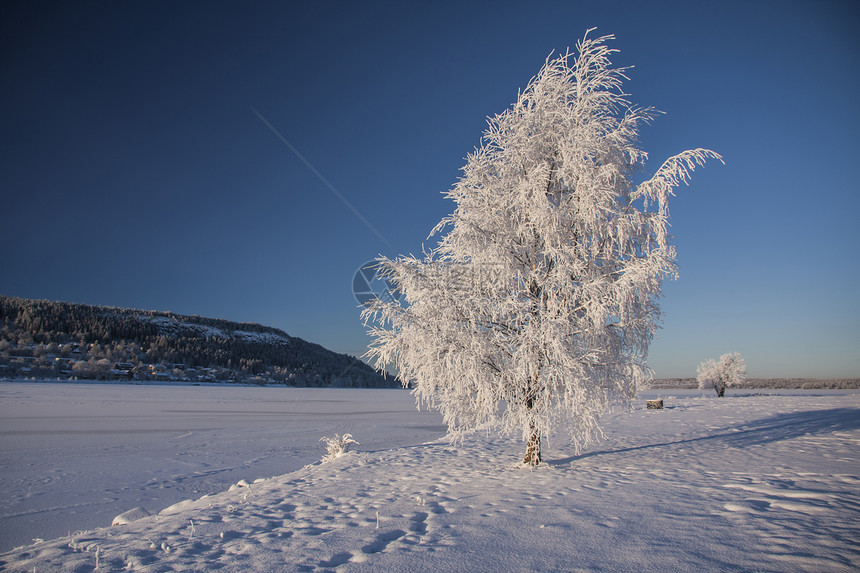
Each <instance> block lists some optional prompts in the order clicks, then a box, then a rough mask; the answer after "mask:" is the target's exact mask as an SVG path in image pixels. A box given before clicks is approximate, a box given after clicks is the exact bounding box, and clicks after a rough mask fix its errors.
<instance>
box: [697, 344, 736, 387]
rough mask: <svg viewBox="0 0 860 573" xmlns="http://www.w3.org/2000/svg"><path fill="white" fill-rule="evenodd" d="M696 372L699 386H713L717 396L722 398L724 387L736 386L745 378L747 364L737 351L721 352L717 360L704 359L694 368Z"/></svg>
mask: <svg viewBox="0 0 860 573" xmlns="http://www.w3.org/2000/svg"><path fill="white" fill-rule="evenodd" d="M696 373H697V374H698V376H697V378H696V379H697V380H698V381H699V388H701V389H703V390H706V389H708V388H713V389H714V390H716V392H717V396H719V397H720V398H722V397H723V396H725V394H726V388H728V387H729V386H737V385H738V384H741V383H742V382H743V381H744V380H745V379H746V374H747V366H746V363H745V362H744V359H743V358H742V357H741V355H740V354H739V353H737V352H732V353H730V354H723V355H722V356H720V358H719V360H714V359H713V358H712V359H710V360H705V361H704V362H702V363H701V364H699V367H698V368H696Z"/></svg>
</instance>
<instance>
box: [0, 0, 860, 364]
mask: <svg viewBox="0 0 860 573" xmlns="http://www.w3.org/2000/svg"><path fill="white" fill-rule="evenodd" d="M858 25H860V10H858V8H857V5H856V3H854V2H850V1H845V2H837V1H815V2H787V1H780V2H755V1H752V2H750V1H747V2H708V3H706V2H691V1H687V2H588V3H586V2H576V1H567V2H534V3H530V4H529V5H528V6H526V3H522V2H462V1H460V2H445V1H442V2H427V3H411V2H325V1H323V2H305V3H291V2H276V3H241V2H180V3H173V2H157V1H155V2H152V1H147V2H143V1H131V2H106V1H105V2H82V3H66V2H54V3H50V2H23V1H21V2H18V1H13V2H4V3H3V4H2V5H0V73H2V79H3V81H2V88H0V193H2V203H0V221H2V224H0V244H2V248H0V294H4V295H9V296H20V297H27V298H44V299H51V300H65V301H71V302H81V303H91V304H100V305H111V306H121V307H134V308H144V309H157V310H170V311H174V312H178V313H183V314H199V315H203V316H213V317H221V318H227V319H231V320H238V321H252V322H259V323H262V324H267V325H271V326H276V327H278V328H282V329H284V330H285V331H287V332H288V333H290V334H292V335H295V336H300V337H303V338H306V339H308V340H311V341H314V342H318V343H320V344H323V345H325V346H327V347H329V348H331V349H333V350H336V351H339V352H349V353H353V354H360V353H362V352H363V351H364V347H365V346H366V343H367V338H366V335H365V334H364V327H363V326H362V325H361V323H360V321H359V311H358V309H357V305H356V303H355V300H354V299H353V296H352V292H351V280H352V276H353V273H354V271H355V270H356V269H357V268H358V267H359V266H360V265H361V264H362V263H364V262H365V261H367V260H369V259H372V258H374V257H375V256H376V255H377V254H380V253H382V254H385V255H389V256H393V255H396V254H400V253H418V252H420V250H421V245H422V243H424V242H425V240H426V237H427V234H428V232H429V231H430V229H431V228H432V227H433V226H434V225H435V224H436V223H437V222H438V221H439V220H440V219H441V218H442V217H443V216H445V215H446V214H448V213H449V212H450V211H451V209H452V204H451V203H450V202H449V201H447V200H445V199H444V198H443V197H442V195H441V193H442V192H443V191H445V190H446V189H448V188H450V187H451V185H452V184H453V183H454V182H455V180H456V178H457V177H458V175H459V169H460V167H462V165H463V164H464V158H465V156H466V155H467V154H468V153H469V152H471V151H472V149H473V148H474V147H475V146H477V145H478V144H479V143H480V137H481V134H482V132H483V129H484V128H485V127H486V117H487V116H489V115H493V114H496V113H499V112H501V111H503V110H504V109H505V108H506V107H508V106H509V105H510V104H511V103H512V102H513V101H514V99H515V98H516V94H517V90H518V89H521V88H523V87H525V85H526V83H527V82H528V80H529V79H530V78H531V77H532V76H533V75H534V74H535V73H536V72H537V71H538V69H539V68H540V66H541V65H542V63H543V62H544V60H545V58H546V57H547V55H548V54H549V53H550V51H552V50H556V51H561V50H564V49H565V48H566V47H567V46H573V45H574V44H575V43H576V41H577V39H579V38H580V37H581V36H582V35H583V33H584V32H585V30H586V29H587V28H590V27H597V28H598V29H597V33H599V34H615V36H616V37H617V40H616V41H614V42H613V44H612V45H613V47H616V48H618V49H619V50H621V52H620V53H618V54H616V57H615V60H614V63H616V64H617V65H620V66H629V65H633V66H635V67H634V68H633V69H632V70H630V72H629V76H630V81H629V82H628V83H627V84H626V86H625V87H626V90H627V91H628V93H630V94H631V99H632V101H634V102H635V103H637V104H640V105H648V106H654V107H657V108H658V109H661V110H662V111H664V112H666V115H665V116H662V117H660V118H659V119H658V120H657V121H656V122H655V123H654V124H653V125H652V126H650V127H647V128H645V129H644V130H643V132H642V145H643V147H644V149H645V150H646V151H648V152H649V154H650V157H651V160H650V162H649V168H650V169H649V170H650V171H653V170H655V169H656V168H657V167H658V166H659V164H660V163H661V162H662V161H663V159H665V158H666V157H668V156H670V155H672V154H674V153H677V152H679V151H682V150H684V149H688V148H692V147H707V148H710V149H714V150H715V151H718V152H719V153H721V154H722V155H723V156H724V158H725V160H726V165H725V166H722V165H719V164H718V163H713V164H710V165H708V166H707V167H705V168H704V169H701V170H698V171H697V172H696V173H695V176H694V180H693V185H692V186H691V187H690V188H683V189H680V190H679V191H678V194H677V197H676V198H675V199H676V200H675V201H674V203H673V204H672V232H673V234H674V235H675V244H676V246H677V249H678V263H679V266H680V279H679V280H677V281H674V282H667V283H666V284H665V285H664V295H665V296H664V298H663V309H664V313H665V319H664V323H663V328H662V329H661V331H660V332H659V334H658V337H657V338H656V339H655V341H654V343H653V345H652V348H651V353H650V360H649V364H650V365H651V367H652V368H653V369H654V370H655V373H656V375H657V376H658V377H682V376H684V377H686V376H695V368H696V365H697V364H698V363H699V362H701V361H702V360H705V359H707V358H710V357H715V356H718V355H720V354H722V353H725V352H730V351H738V352H741V353H742V354H743V355H744V356H745V357H746V359H747V364H748V370H749V373H750V375H752V376H761V377H809V376H815V377H840V376H841V377H848V376H850V377H856V376H860V326H858V325H860V302H858V300H860V297H858V296H857V293H858V292H860V263H858V255H857V252H858V247H860V231H858V208H860V198H858V197H860V184H858V179H857V176H856V174H857V162H858V151H860V144H858V133H860V106H858V105H857V102H858V101H860V39H858V35H857V33H856V30H857V28H858ZM254 110H257V111H258V112H259V114H260V115H262V116H263V117H264V118H265V119H266V120H267V121H268V122H269V123H270V124H271V126H272V127H274V128H275V129H276V130H277V131H278V132H279V133H280V134H282V136H283V137H284V138H286V139H287V140H288V141H289V142H290V143H291V144H292V145H293V146H294V147H295V148H296V149H297V150H298V151H299V152H300V153H301V154H302V155H303V156H304V157H305V158H306V159H307V161H308V162H309V163H310V164H311V165H313V166H314V168H315V169H316V170H317V171H318V172H319V173H320V174H321V175H322V176H323V177H324V178H325V179H326V180H327V181H328V182H330V184H331V185H332V186H333V187H334V188H335V189H336V190H337V191H338V192H339V193H340V194H341V195H342V196H343V197H344V198H346V199H347V200H348V202H349V203H351V204H352V205H353V206H354V207H355V209H356V210H357V211H359V212H360V213H361V214H362V216H363V217H364V218H365V219H366V220H367V221H368V222H369V223H370V224H371V225H372V226H373V227H374V228H375V229H377V230H378V231H379V234H380V235H382V237H384V239H385V240H384V241H383V240H382V239H380V238H379V237H378V236H377V235H376V234H374V233H373V232H372V231H371V230H370V229H369V228H368V227H367V226H366V225H365V224H364V223H363V222H362V221H361V219H359V218H358V217H357V216H356V215H355V213H354V212H353V211H352V210H350V209H349V208H348V207H347V206H346V205H345V204H344V202H342V201H341V200H340V199H339V198H338V197H337V196H336V194H335V193H333V192H332V191H331V190H330V189H329V188H328V187H327V186H326V185H325V184H324V183H323V182H322V181H321V180H320V179H319V178H318V177H317V175H315V174H314V173H313V172H312V171H311V170H310V169H309V168H308V166H307V165H306V164H305V163H303V162H302V161H301V160H299V158H298V157H297V156H296V155H295V154H294V153H293V152H292V151H291V150H290V149H289V148H288V147H287V146H286V145H285V144H284V143H283V142H282V141H281V140H279V138H278V137H277V136H276V135H275V134H274V133H273V132H272V131H271V130H270V129H269V127H267V125H266V124H264V123H263V121H261V119H260V118H259V117H258V116H257V115H256V114H255V113H254Z"/></svg>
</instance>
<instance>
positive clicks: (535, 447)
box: [523, 425, 540, 467]
mask: <svg viewBox="0 0 860 573" xmlns="http://www.w3.org/2000/svg"><path fill="white" fill-rule="evenodd" d="M531 431H532V435H531V436H530V437H529V441H528V442H526V455H525V457H524V458H523V464H525V465H527V466H532V467H534V466H537V465H540V432H539V431H538V430H537V429H536V428H535V427H534V425H532V426H531Z"/></svg>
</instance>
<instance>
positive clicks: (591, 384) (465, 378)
mask: <svg viewBox="0 0 860 573" xmlns="http://www.w3.org/2000/svg"><path fill="white" fill-rule="evenodd" d="M611 38H612V36H604V37H601V38H596V39H592V38H589V37H588V33H586V35H585V37H584V38H583V39H582V40H581V41H580V42H579V43H578V44H577V50H576V52H575V53H571V52H570V51H568V52H567V53H566V54H564V55H562V56H560V57H556V58H554V59H552V58H547V61H546V63H545V65H544V66H543V68H542V69H541V70H540V72H539V73H538V74H537V76H535V77H534V78H533V79H532V80H531V81H530V83H529V84H528V86H527V87H526V89H525V90H524V91H522V92H521V93H520V94H519V97H518V98H517V101H516V103H514V104H513V106H512V107H511V108H510V109H508V110H507V111H505V112H503V113H501V114H499V115H497V116H495V117H493V118H491V119H490V120H489V127H488V129H487V130H486V131H485V132H484V137H483V141H482V145H481V147H480V148H478V149H476V150H475V151H474V152H473V153H472V154H471V155H469V157H468V159H467V163H466V165H465V167H464V168H463V176H462V177H461V178H460V180H459V181H458V182H457V183H456V185H455V186H454V187H453V188H452V189H451V190H450V191H448V192H447V193H446V196H447V197H449V198H451V199H453V201H454V202H455V204H456V209H455V210H454V212H453V214H452V215H450V216H449V217H446V218H445V219H443V220H442V221H441V222H440V223H439V224H438V225H437V226H436V228H435V229H434V230H433V231H432V232H431V236H433V235H434V234H439V235H440V236H441V239H440V241H439V243H438V246H437V247H436V248H434V249H433V250H431V251H429V252H426V253H425V254H424V257H423V258H421V259H419V258H415V257H412V256H408V257H407V256H402V257H398V258H396V259H388V258H385V257H382V258H380V259H379V265H380V273H381V275H382V276H384V277H385V278H386V279H389V280H391V281H393V283H394V284H395V285H397V287H398V288H399V289H400V291H401V293H402V295H403V297H402V300H401V302H400V303H398V302H396V301H395V302H391V301H388V302H386V301H382V300H375V301H373V302H372V303H369V304H368V305H367V307H366V308H365V310H364V311H363V314H362V316H363V319H364V321H365V324H368V323H376V324H375V325H373V326H372V327H371V328H370V333H371V335H372V336H373V338H374V340H373V342H372V343H371V345H370V350H369V351H368V356H369V357H370V358H372V359H374V360H375V361H376V365H377V367H378V368H384V367H391V368H393V369H394V370H395V371H396V372H397V373H398V376H399V377H400V379H401V381H403V383H404V384H408V385H412V386H413V387H414V394H415V395H416V399H417V400H418V402H419V405H421V404H426V405H429V406H430V407H433V408H437V409H439V410H441V412H442V414H443V416H444V420H445V422H446V423H447V424H448V428H449V433H450V435H451V437H452V438H454V439H458V438H462V437H463V435H464V434H465V433H466V432H469V431H471V430H475V429H489V428H497V429H499V430H500V431H502V432H503V433H508V432H511V431H520V432H522V435H523V438H524V440H525V441H526V444H527V445H526V454H525V457H524V460H523V462H524V463H525V464H528V465H537V464H539V463H540V460H541V453H540V447H541V438H542V437H547V436H548V435H549V434H550V432H551V431H552V430H555V429H557V428H565V429H567V430H569V431H570V434H571V436H572V438H573V440H574V444H575V447H576V448H577V449H580V448H581V447H582V446H583V445H584V444H586V443H587V442H589V441H590V440H592V439H594V438H595V437H597V436H598V435H599V434H600V426H599V416H600V415H601V414H602V413H604V412H606V411H607V410H608V408H609V407H610V405H611V404H612V403H613V402H620V403H622V404H628V405H629V402H630V399H631V398H632V397H633V395H634V393H635V391H636V389H637V387H638V386H639V385H640V383H642V382H644V381H645V380H646V379H648V378H649V377H650V371H649V370H648V368H647V366H646V363H645V359H646V355H647V350H648V344H649V341H650V340H651V338H652V336H653V334H654V332H655V329H656V324H657V322H658V320H659V316H660V308H659V305H658V303H657V298H658V296H659V294H660V289H661V283H662V279H663V278H664V277H666V276H674V275H675V265H674V259H675V250H674V249H673V247H672V246H671V245H670V244H669V237H668V234H667V220H668V217H669V211H668V199H669V196H670V195H672V190H673V188H675V187H676V186H678V185H679V184H680V183H686V182H687V181H688V178H689V175H690V172H691V171H692V170H693V169H694V167H696V166H697V165H701V164H702V163H703V162H704V161H705V160H706V159H707V158H717V159H719V158H720V157H719V155H718V154H716V153H714V152H712V151H709V150H706V149H695V150H691V151H685V152H683V153H680V154H678V155H676V156H674V157H671V158H669V159H668V160H666V161H665V162H664V163H663V165H662V166H661V167H660V168H659V169H658V170H657V171H656V173H655V174H654V175H653V176H652V177H651V178H649V179H647V180H645V181H644V182H641V183H639V184H635V183H634V176H635V174H636V172H637V170H639V169H640V168H641V167H642V166H643V165H644V162H645V159H646V157H647V155H646V153H645V152H644V151H642V150H641V149H639V147H637V139H638V130H639V127H640V125H642V124H643V123H648V122H649V121H650V120H651V119H652V118H653V117H654V116H655V115H656V114H657V113H658V112H656V111H655V110H653V109H650V108H648V109H643V108H639V107H633V106H631V104H630V103H629V102H628V101H627V99H626V94H624V93H623V92H622V91H621V84H622V80H624V79H626V77H625V75H624V73H625V69H622V68H613V67H611V62H610V60H609V57H610V55H611V54H612V53H613V52H615V51H616V50H612V49H610V48H608V47H607V46H606V40H608V39H611Z"/></svg>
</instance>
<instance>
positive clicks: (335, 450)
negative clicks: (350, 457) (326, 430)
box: [320, 434, 359, 462]
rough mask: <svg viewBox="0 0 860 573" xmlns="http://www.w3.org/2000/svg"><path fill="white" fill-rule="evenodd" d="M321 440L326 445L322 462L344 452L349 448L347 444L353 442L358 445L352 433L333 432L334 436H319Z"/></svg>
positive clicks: (328, 460)
mask: <svg viewBox="0 0 860 573" xmlns="http://www.w3.org/2000/svg"><path fill="white" fill-rule="evenodd" d="M320 441H321V442H325V447H326V455H325V456H324V457H323V459H322V461H323V462H330V461H332V460H335V459H337V458H339V457H340V456H342V455H343V454H345V453H346V452H347V451H348V450H349V446H350V445H352V444H355V445H356V446H357V445H359V444H358V442H356V441H355V440H353V439H352V434H344V435H342V436H341V435H340V434H335V435H334V437H331V438H327V437H325V436H323V437H322V438H320Z"/></svg>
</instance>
